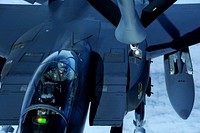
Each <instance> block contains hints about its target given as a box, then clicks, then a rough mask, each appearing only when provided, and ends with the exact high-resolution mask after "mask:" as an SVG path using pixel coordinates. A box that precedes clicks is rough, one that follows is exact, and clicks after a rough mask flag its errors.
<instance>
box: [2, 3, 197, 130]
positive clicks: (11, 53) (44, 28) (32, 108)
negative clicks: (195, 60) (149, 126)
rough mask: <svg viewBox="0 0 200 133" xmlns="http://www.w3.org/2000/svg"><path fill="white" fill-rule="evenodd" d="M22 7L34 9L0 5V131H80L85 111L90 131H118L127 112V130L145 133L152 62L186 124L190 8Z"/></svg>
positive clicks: (192, 27) (192, 26)
mask: <svg viewBox="0 0 200 133" xmlns="http://www.w3.org/2000/svg"><path fill="white" fill-rule="evenodd" d="M26 1H28V2H30V3H32V4H33V3H35V2H38V3H40V4H41V5H37V6H32V5H0V12H1V13H0V19H1V21H0V35H1V36H0V46H1V47H0V55H1V58H0V66H1V69H0V72H1V86H0V87H1V89H0V107H1V110H0V125H19V126H18V129H17V133H27V132H28V133H31V132H33V133H35V132H41V133H54V132H59V133H81V132H83V129H84V125H85V121H86V115H87V113H88V111H89V123H90V126H96V125H98V126H111V129H110V133H122V132H123V130H122V129H123V118H124V116H125V115H126V114H127V112H129V111H133V110H135V118H133V128H134V132H135V133H145V129H144V127H143V125H144V124H145V122H144V114H145V111H144V110H145V98H146V97H147V96H149V97H150V96H151V95H152V89H151V88H152V85H151V77H150V65H151V62H152V61H151V59H152V58H156V57H158V56H161V55H164V66H165V79H166V87H167V92H168V96H169V100H170V102H171V104H172V107H173V108H174V110H175V111H176V112H177V114H178V115H179V116H180V117H181V118H183V119H187V118H188V117H189V115H190V113H191V111H192V108H193V104H194V95H195V94H194V93H195V91H194V81H193V68H192V62H191V58H190V52H189V48H188V47H189V46H191V45H195V44H196V43H199V42H200V38H199V37H198V36H199V34H200V16H199V13H200V5H199V4H195V5H188V4H186V5H174V4H173V3H174V2H175V0H149V1H146V0H135V1H133V0H26ZM89 104H90V107H89ZM9 128H10V127H9ZM6 130H7V129H6Z"/></svg>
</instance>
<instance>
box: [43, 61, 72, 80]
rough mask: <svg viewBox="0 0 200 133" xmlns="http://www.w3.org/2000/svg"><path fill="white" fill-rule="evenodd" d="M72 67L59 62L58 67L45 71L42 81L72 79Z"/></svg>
mask: <svg viewBox="0 0 200 133" xmlns="http://www.w3.org/2000/svg"><path fill="white" fill-rule="evenodd" d="M71 71H72V70H70V68H68V66H67V65H66V64H65V63H62V62H59V63H58V64H57V67H56V68H54V69H52V70H50V71H48V72H46V73H44V74H43V75H42V77H41V81H42V83H45V82H48V81H49V82H62V81H65V80H67V79H68V80H70V78H71V76H72V75H71Z"/></svg>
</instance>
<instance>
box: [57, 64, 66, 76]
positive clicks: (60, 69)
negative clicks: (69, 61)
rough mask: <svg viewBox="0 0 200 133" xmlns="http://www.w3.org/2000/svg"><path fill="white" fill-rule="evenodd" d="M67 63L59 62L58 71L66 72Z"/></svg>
mask: <svg viewBox="0 0 200 133" xmlns="http://www.w3.org/2000/svg"><path fill="white" fill-rule="evenodd" d="M66 68H67V65H66V64H65V63H62V62H59V63H58V72H59V73H61V74H63V73H64V72H66V71H67V70H66Z"/></svg>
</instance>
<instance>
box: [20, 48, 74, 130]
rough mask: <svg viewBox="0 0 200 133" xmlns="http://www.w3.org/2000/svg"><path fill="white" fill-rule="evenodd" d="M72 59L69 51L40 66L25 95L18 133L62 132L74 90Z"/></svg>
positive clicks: (56, 54) (72, 56)
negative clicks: (31, 132) (32, 132)
mask: <svg viewBox="0 0 200 133" xmlns="http://www.w3.org/2000/svg"><path fill="white" fill-rule="evenodd" d="M76 59H77V58H76V54H75V53H73V52H72V51H66V50H62V51H59V52H55V53H53V54H52V55H50V56H49V57H47V58H46V59H45V60H44V61H43V62H42V63H41V65H40V66H39V68H38V69H37V71H36V73H35V75H34V76H33V79H32V81H31V82H30V84H29V86H28V89H27V92H26V94H25V99H24V103H23V106H22V110H21V116H22V118H21V119H20V128H21V129H20V130H21V132H23V131H24V132H26V131H29V132H30V131H36V130H38V128H39V129H40V130H44V131H45V132H50V131H51V132H52V131H54V130H55V131H56V132H58V129H55V128H56V127H59V128H60V129H59V130H60V131H59V132H64V131H65V130H66V128H67V125H68V121H69V118H70V114H71V111H72V107H73V103H74V96H75V94H76V90H77V77H78V75H77V69H76ZM53 125H54V126H53ZM61 125H63V127H62V128H61ZM43 128H44V129H43Z"/></svg>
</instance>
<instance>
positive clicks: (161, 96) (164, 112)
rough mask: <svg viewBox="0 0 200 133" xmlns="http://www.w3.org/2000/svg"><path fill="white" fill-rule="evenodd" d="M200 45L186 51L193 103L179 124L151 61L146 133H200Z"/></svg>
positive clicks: (127, 127)
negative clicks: (193, 88)
mask: <svg viewBox="0 0 200 133" xmlns="http://www.w3.org/2000/svg"><path fill="white" fill-rule="evenodd" d="M198 2H199V3H200V0H179V1H177V2H176V3H177V4H181V3H198ZM2 3H4V4H5V3H7V4H11V3H12V4H27V2H24V1H23V0H0V4H2ZM199 51H200V44H198V45H195V46H191V47H190V54H191V58H192V62H193V70H194V82H195V93H196V96H195V103H194V107H193V111H192V113H191V115H190V117H189V118H188V119H187V120H182V119H181V118H180V117H179V116H178V115H177V114H176V113H175V111H174V110H173V108H172V106H171V104H170V102H169V99H168V96H167V91H166V87H165V78H164V65H163V57H162V56H161V57H159V58H155V59H153V63H152V65H151V78H152V84H153V86H154V87H153V88H152V91H153V93H154V94H153V95H152V96H151V97H150V98H147V99H146V114H145V120H146V124H145V126H144V127H145V129H146V132H147V133H160V132H161V133H172V132H173V133H174V132H175V133H200V119H199V118H200V67H199V64H200V58H199ZM133 117H134V111H132V112H130V113H128V114H127V115H126V116H125V118H124V127H123V131H124V133H133V130H134V125H133V123H132V121H133ZM94 132H95V133H109V127H90V126H89V124H88V121H87V122H86V126H85V130H84V133H94ZM0 133H2V132H0Z"/></svg>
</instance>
